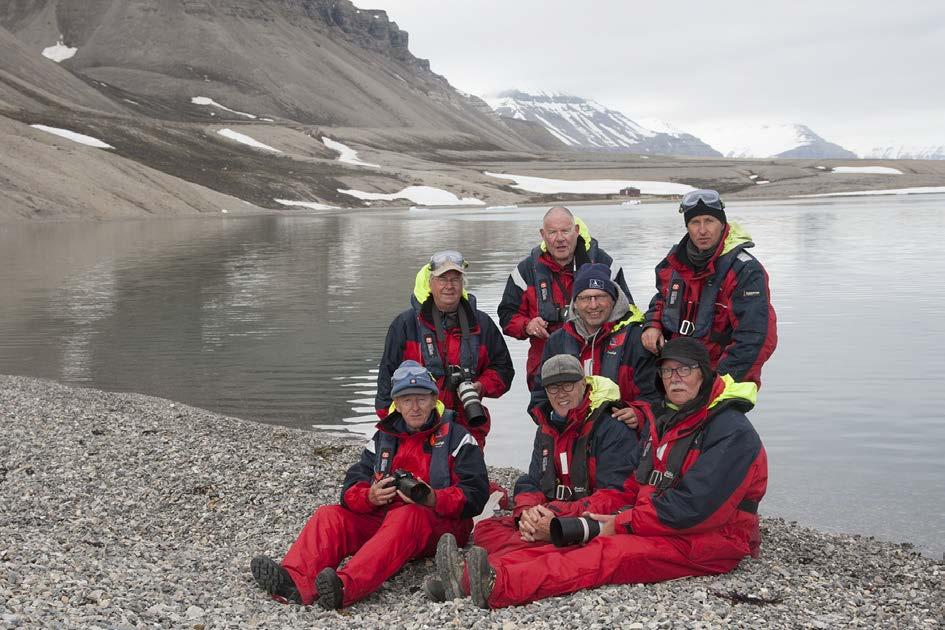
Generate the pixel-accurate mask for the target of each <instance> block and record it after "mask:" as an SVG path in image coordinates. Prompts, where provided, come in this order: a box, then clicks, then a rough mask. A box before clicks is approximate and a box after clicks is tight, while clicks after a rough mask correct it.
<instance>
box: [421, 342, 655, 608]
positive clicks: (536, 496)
mask: <svg viewBox="0 0 945 630" xmlns="http://www.w3.org/2000/svg"><path fill="white" fill-rule="evenodd" d="M651 377H652V374H651ZM541 380H542V382H543V383H545V392H546V393H547V396H546V398H545V401H544V402H543V403H542V404H541V405H540V406H539V407H538V408H537V409H536V410H535V421H536V422H537V423H538V430H537V431H536V433H535V443H534V446H533V448H532V457H531V463H530V465H529V467H528V473H527V474H525V475H522V476H521V477H519V479H518V481H517V482H516V483H515V503H514V507H513V510H512V515H511V516H498V517H493V518H487V519H484V520H481V521H479V522H478V523H477V524H476V528H475V530H474V531H473V539H474V541H475V544H476V545H477V546H478V547H482V548H483V549H485V550H486V552H487V553H488V554H489V556H490V557H491V558H493V559H494V558H496V557H499V556H502V555H504V554H508V553H512V552H514V551H519V550H522V549H531V550H535V549H537V548H540V547H543V546H550V544H551V531H550V527H551V520H552V519H553V518H555V517H565V516H579V515H580V514H582V513H583V512H588V511H590V512H595V513H604V514H610V513H611V512H615V511H616V510H617V509H618V508H620V507H621V506H622V505H623V504H624V503H625V497H624V495H623V488H624V484H625V483H626V481H627V479H628V478H629V477H630V475H631V474H632V472H633V465H632V463H631V458H630V454H631V453H632V452H633V451H634V449H635V448H636V446H637V436H636V433H635V432H634V431H632V430H630V429H629V428H628V427H627V426H626V425H624V424H623V423H622V422H621V421H619V420H617V419H616V418H614V415H613V413H614V410H616V409H619V408H620V407H622V406H623V404H622V402H621V401H620V392H619V390H618V389H617V386H616V384H614V383H613V382H612V381H610V380H608V379H606V378H602V377H600V376H587V377H585V376H584V369H583V367H582V366H581V362H580V361H578V359H577V358H576V357H574V356H572V355H570V354H559V355H556V356H552V357H549V358H548V359H547V360H546V361H545V362H544V363H543V364H542V366H541ZM437 560H438V568H439V566H440V565H442V566H444V568H447V569H449V570H448V571H447V573H446V574H445V575H446V576H447V579H446V580H445V581H444V580H442V579H440V578H438V577H435V576H428V577H427V579H426V580H425V581H424V584H423V587H424V591H425V592H426V594H427V595H428V597H430V598H431V599H434V600H436V601H444V600H446V599H454V598H457V597H462V596H464V594H465V591H464V590H463V588H462V586H461V581H462V573H461V571H462V566H461V562H462V559H461V557H460V555H459V545H458V543H457V540H456V538H455V537H451V536H444V537H443V538H441V539H440V542H439V545H438V546H437Z"/></svg>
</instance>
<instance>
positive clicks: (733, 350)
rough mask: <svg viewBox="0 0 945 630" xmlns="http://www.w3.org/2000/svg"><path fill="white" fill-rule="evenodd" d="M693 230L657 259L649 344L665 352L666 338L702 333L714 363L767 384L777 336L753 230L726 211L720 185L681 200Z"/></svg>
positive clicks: (646, 337) (725, 370)
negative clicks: (765, 368) (764, 375)
mask: <svg viewBox="0 0 945 630" xmlns="http://www.w3.org/2000/svg"><path fill="white" fill-rule="evenodd" d="M679 212H680V213H681V214H683V217H684V219H685V223H686V231H687V233H686V235H685V236H683V238H682V240H681V241H680V242H679V244H677V245H674V246H673V248H672V249H671V250H670V251H669V254H667V256H666V258H664V259H663V260H662V261H661V262H660V263H659V264H658V265H657V266H656V289H657V291H656V295H655V296H653V299H652V300H651V301H650V308H649V310H648V311H647V313H646V323H645V324H644V326H645V328H646V330H645V331H644V332H643V345H644V346H645V347H646V348H647V349H648V350H649V351H650V352H653V353H659V351H660V349H661V348H662V347H663V344H664V343H665V341H666V340H667V339H673V338H675V337H680V336H685V337H691V338H693V339H698V340H699V341H701V342H702V343H703V344H704V345H705V346H706V348H707V349H708V351H709V356H710V358H711V361H712V367H713V369H716V370H718V372H719V374H728V375H730V376H731V377H732V378H733V379H735V380H736V381H739V382H741V381H753V382H754V383H755V384H757V385H759V386H760V385H761V366H762V365H763V364H764V362H765V361H767V360H768V358H769V357H770V356H771V353H772V352H774V348H775V346H776V345H777V343H778V333H777V319H776V317H775V313H774V308H773V307H772V306H771V299H770V293H769V291H768V274H767V272H765V269H764V267H762V266H761V263H760V262H758V259H757V258H755V257H754V256H752V255H751V254H749V253H748V251H747V249H748V248H749V247H754V245H755V244H754V243H752V242H751V236H750V235H749V234H748V233H747V232H745V231H744V230H743V229H742V228H741V227H740V226H739V225H738V224H736V223H729V222H728V221H727V220H726V217H725V204H724V203H723V202H722V199H721V197H720V196H719V193H718V192H716V191H714V190H694V191H691V192H689V193H686V195H685V196H683V198H682V202H681V203H680V204H679Z"/></svg>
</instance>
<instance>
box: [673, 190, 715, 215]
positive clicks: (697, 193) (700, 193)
mask: <svg viewBox="0 0 945 630" xmlns="http://www.w3.org/2000/svg"><path fill="white" fill-rule="evenodd" d="M700 202H701V203H702V205H704V206H706V207H708V208H712V209H714V210H725V204H724V203H722V198H721V197H720V196H719V193H718V192H717V191H715V190H707V189H703V190H693V191H691V192H687V193H686V194H685V195H683V198H682V201H680V202H679V214H683V213H685V212H689V211H690V210H692V209H693V208H695V207H696V206H698V205H699V203H700Z"/></svg>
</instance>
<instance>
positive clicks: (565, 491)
mask: <svg viewBox="0 0 945 630" xmlns="http://www.w3.org/2000/svg"><path fill="white" fill-rule="evenodd" d="M573 494H574V492H573V491H572V490H571V488H569V487H568V486H561V485H558V486H555V499H557V500H558V501H570V500H571V495H573Z"/></svg>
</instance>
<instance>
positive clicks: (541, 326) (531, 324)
mask: <svg viewBox="0 0 945 630" xmlns="http://www.w3.org/2000/svg"><path fill="white" fill-rule="evenodd" d="M525 332H526V333H527V334H528V336H529V337H538V338H539V339H547V338H548V322H546V321H545V320H543V319H542V318H541V317H533V318H532V319H530V320H529V321H528V323H527V324H525Z"/></svg>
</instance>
